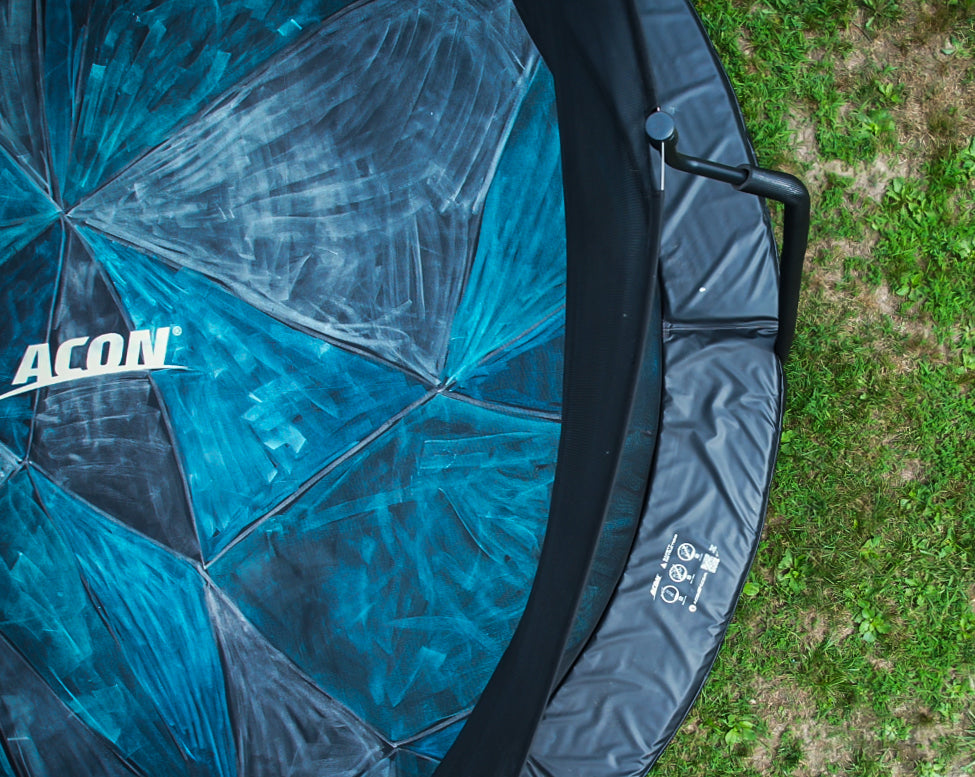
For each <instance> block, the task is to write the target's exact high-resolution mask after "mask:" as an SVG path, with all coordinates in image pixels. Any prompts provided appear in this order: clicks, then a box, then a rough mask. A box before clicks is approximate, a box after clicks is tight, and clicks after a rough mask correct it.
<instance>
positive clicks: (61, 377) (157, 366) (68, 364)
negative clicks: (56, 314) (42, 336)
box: [0, 326, 185, 400]
mask: <svg viewBox="0 0 975 777" xmlns="http://www.w3.org/2000/svg"><path fill="white" fill-rule="evenodd" d="M170 333H172V334H173V335H179V334H181V329H180V328H179V327H178V326H176V327H172V328H170V327H168V326H164V327H160V328H159V329H156V330H155V332H153V331H152V330H151V329H136V330H133V331H132V332H129V336H128V339H126V338H125V337H123V336H122V335H120V334H118V333H117V332H107V333H106V334H103V335H98V336H97V337H72V338H71V339H70V340H65V341H64V342H63V343H61V344H60V345H59V346H58V347H57V350H56V351H55V352H54V359H53V360H52V359H51V346H50V345H48V344H47V343H37V344H35V345H28V346H27V350H26V351H24V356H23V358H22V359H21V360H20V366H19V367H18V368H17V372H16V374H15V375H14V379H13V380H12V381H11V382H10V385H11V386H14V387H16V388H12V389H11V390H10V391H8V392H6V393H5V394H0V400H3V399H7V398H8V397H14V396H17V395H18V394H25V393H27V392H28V391H33V390H34V389H39V388H44V386H54V385H56V384H58V383H66V382H68V381H71V380H80V379H82V378H90V377H94V376H96V375H117V374H119V373H123V372H144V371H146V370H182V369H185V367H178V366H176V365H173V364H166V349H167V347H168V346H169V335H170ZM72 362H74V363H75V364H74V365H73V364H72ZM75 365H77V366H75Z"/></svg>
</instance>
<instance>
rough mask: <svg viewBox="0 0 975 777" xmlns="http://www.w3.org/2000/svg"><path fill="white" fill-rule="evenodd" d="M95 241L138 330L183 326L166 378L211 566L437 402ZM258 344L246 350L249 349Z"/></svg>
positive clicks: (201, 281) (404, 381) (392, 375)
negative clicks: (391, 428)
mask: <svg viewBox="0 0 975 777" xmlns="http://www.w3.org/2000/svg"><path fill="white" fill-rule="evenodd" d="M84 234H85V236H86V238H87V239H88V241H89V242H90V244H91V246H92V250H93V251H94V253H95V255H96V256H97V257H98V259H99V261H100V262H101V263H102V264H103V265H104V266H105V268H106V269H107V270H108V272H109V274H110V275H111V277H112V279H113V282H114V284H115V286H116V288H117V290H118V292H119V294H120V295H121V297H122V299H123V300H124V303H125V306H126V308H127V310H128V311H129V314H130V315H131V316H132V318H133V322H134V324H135V326H137V327H154V326H160V325H166V326H171V327H178V331H179V334H178V335H172V334H171V335H170V337H171V342H172V345H171V352H170V353H171V355H170V356H169V357H168V358H169V360H170V361H171V363H173V364H176V365H179V366H180V367H183V368H185V370H186V371H185V372H184V371H172V372H163V373H159V374H157V375H156V377H155V380H156V382H157V384H158V385H159V387H160V390H161V391H162V393H163V396H164V397H165V399H166V404H167V406H168V408H169V412H170V414H171V416H172V419H173V426H174V433H175V435H176V438H177V445H178V447H179V449H180V452H181V454H182V457H183V461H184V464H183V466H184V469H185V471H186V477H187V479H188V482H189V486H190V493H191V495H192V499H193V503H194V506H195V510H196V519H197V527H198V530H199V532H200V542H201V545H202V547H203V550H204V556H205V557H206V558H210V557H212V556H213V555H214V554H215V553H217V552H219V551H220V550H221V549H222V548H223V547H225V546H226V544H227V543H228V542H230V541H232V540H233V539H234V537H235V536H236V535H237V533H239V531H240V530H241V529H243V528H245V527H246V526H247V525H248V524H249V523H250V522H251V521H253V520H255V519H256V518H257V517H259V516H260V515H262V514H263V513H265V512H267V511H268V510H270V509H271V508H272V507H274V506H275V505H276V504H277V503H278V502H279V501H280V500H281V499H283V498H284V497H286V496H288V495H290V494H291V493H292V492H293V491H295V490H296V489H298V488H299V487H300V486H301V485H302V484H303V483H304V481H305V480H306V479H308V478H310V477H311V476H312V475H314V474H315V473H316V472H318V471H319V470H320V469H321V468H322V467H324V466H325V465H326V464H328V463H329V462H331V461H332V460H334V459H335V458H337V457H339V456H340V455H342V454H344V453H346V452H348V451H349V450H350V449H352V448H353V447H354V446H355V445H357V444H359V443H360V442H361V441H362V440H363V439H365V438H366V437H368V436H369V435H370V434H371V433H373V432H374V431H375V430H376V429H378V428H379V427H380V426H382V424H383V423H385V422H386V421H388V420H389V419H390V418H391V417H393V416H395V415H396V414H397V413H398V412H400V411H401V410H403V409H405V408H406V407H407V406H409V405H410V404H411V403H413V402H415V401H416V400H417V399H419V398H420V397H421V396H423V395H424V393H426V389H424V387H423V386H421V385H420V384H419V383H417V382H416V381H415V380H414V379H412V378H410V377H409V376H407V375H406V374H404V373H403V372H401V371H399V370H396V369H393V368H391V367H387V366H384V365H381V364H377V363H375V362H372V361H370V360H368V359H366V358H364V357H362V356H358V355H356V354H353V353H349V352H347V351H343V350H341V349H340V348H337V347H335V346H333V345H329V344H328V343H326V342H324V341H322V340H318V339H315V338H313V337H309V336H308V335H305V334H303V333H301V332H297V331H295V330H293V329H291V328H290V327H287V326H285V325H284V324H282V323H280V322H278V321H275V320H274V319H272V318H270V317H268V316H267V315H265V314H263V313H261V312H260V311H258V310H255V309H254V308H252V307H250V306H249V305H247V304H245V303H243V302H241V301H240V300H239V299H237V298H236V297H234V296H233V295H231V294H229V293H228V292H226V291H225V290H223V289H221V288H220V287H218V286H216V285H215V284H213V283H212V282H210V281H208V280H207V279H205V278H203V277H201V276H200V275H198V274H197V273H194V272H192V271H190V270H182V271H179V272H175V271H174V270H172V269H170V268H168V267H166V266H164V265H162V264H161V263H160V262H158V261H152V260H151V259H150V258H148V257H146V256H143V255H142V254H140V253H139V252H137V251H135V250H133V249H131V248H127V247H125V246H120V245H118V244H116V243H113V242H112V241H110V240H107V239H105V238H103V237H101V236H99V235H97V234H96V233H93V232H91V231H90V230H84ZM244 344H246V345H244Z"/></svg>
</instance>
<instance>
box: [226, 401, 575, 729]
mask: <svg viewBox="0 0 975 777" xmlns="http://www.w3.org/2000/svg"><path fill="white" fill-rule="evenodd" d="M558 436H559V427H558V425H557V424H554V423H551V422H549V421H541V420H532V419H526V418H518V417H515V416H511V415H505V414H501V413H496V412H493V411H489V410H485V409H483V408H480V407H476V406H473V405H469V404H467V403H465V402H461V401H455V400H449V399H444V398H440V397H437V398H434V399H433V400H432V401H431V402H429V403H427V404H425V405H423V406H421V407H419V408H417V409H416V410H413V411H412V412H411V413H409V414H408V415H407V416H406V417H405V418H403V419H402V420H401V421H400V422H399V423H397V424H396V425H395V426H394V427H393V428H392V429H390V430H389V432H387V433H386V434H385V435H384V436H383V437H382V438H380V439H378V440H376V441H375V442H374V443H373V444H372V445H371V446H369V448H367V449H366V450H364V451H363V452H362V453H360V454H359V455H357V456H355V457H353V458H352V459H350V460H349V461H347V462H345V463H343V464H342V465H341V466H340V467H338V468H337V469H336V470H335V471H333V472H331V473H329V475H328V476H327V477H326V478H325V479H323V480H322V481H321V483H319V484H318V485H317V486H316V487H315V488H314V489H312V490H311V491H309V492H308V493H307V494H306V495H305V496H304V497H302V499H300V500H299V501H298V502H296V503H295V504H294V505H292V506H291V507H289V508H288V509H287V510H286V511H284V512H283V513H281V514H280V515H276V516H273V517H272V518H270V519H268V520H267V521H266V522H265V523H264V524H262V525H261V526H260V527H259V528H258V530H257V531H255V532H254V533H253V534H251V535H250V536H249V537H247V538H246V539H245V540H244V541H243V542H241V543H240V544H238V545H236V546H234V547H233V548H232V549H231V550H230V551H229V552H228V553H227V554H226V555H225V556H224V557H222V558H221V559H220V560H219V561H218V562H216V563H215V564H213V565H212V566H211V568H210V574H211V576H212V577H213V579H214V581H215V582H217V583H218V584H219V585H220V586H221V587H222V589H223V590H224V591H225V592H227V594H228V596H230V597H231V598H232V599H233V600H234V601H236V602H237V603H238V605H239V606H240V607H241V610H242V611H243V613H244V614H245V615H246V616H247V618H248V619H249V620H250V621H251V622H253V623H254V624H255V625H256V626H257V627H258V629H260V631H261V632H262V633H263V634H264V635H265V636H267V638H268V639H269V640H270V641H272V642H273V643H274V644H276V645H277V646H278V647H279V648H280V649H281V650H282V651H283V652H284V653H285V654H286V655H288V656H289V657H290V658H291V659H292V660H293V661H294V662H295V663H296V664H298V666H300V667H301V668H302V669H303V670H304V671H305V672H307V673H308V675H310V676H311V677H312V678H313V679H315V681H316V682H317V683H318V684H319V685H320V686H321V687H322V688H324V689H325V690H326V691H327V692H328V693H329V694H330V695H332V696H334V697H335V698H336V699H338V700H339V701H341V702H342V703H343V704H345V705H346V706H348V707H349V708H350V709H352V710H353V711H354V712H355V713H356V714H358V715H359V716H360V717H362V718H363V719H365V720H369V721H371V722H372V723H373V724H374V725H376V726H377V728H378V729H379V730H380V732H381V733H383V734H384V735H385V736H387V737H389V738H390V739H392V740H394V741H398V740H401V739H403V738H405V737H408V736H412V735H415V734H417V733H419V732H420V731H422V730H423V729H425V728H427V727H429V726H431V725H434V724H436V723H438V722H440V721H441V720H444V719H445V718H447V717H449V716H451V715H453V714H455V713H456V712H457V711H459V710H464V709H467V708H469V707H470V706H471V705H472V704H473V702H474V701H475V700H476V698H477V696H478V695H479V694H480V692H481V690H482V688H483V686H484V684H485V683H486V682H487V679H488V677H489V676H490V674H491V672H492V671H493V669H494V665H495V663H496V662H497V660H498V659H499V658H500V655H501V652H502V651H503V650H504V647H505V645H506V644H507V642H508V640H509V639H510V636H511V633H512V632H513V631H514V627H515V625H516V624H517V621H518V618H519V617H520V616H521V611H522V609H523V608H524V603H525V599H526V597H527V595H528V590H529V588H530V584H531V580H532V578H533V577H534V572H535V564H537V561H538V554H539V552H540V548H541V540H542V536H543V534H544V523H545V517H546V513H547V506H548V500H549V496H550V489H551V481H552V477H553V474H554V462H555V450H556V447H557V445H558ZM475 483H476V487H475V486H474V484H475ZM295 624H300V626H299V627H298V628H295Z"/></svg>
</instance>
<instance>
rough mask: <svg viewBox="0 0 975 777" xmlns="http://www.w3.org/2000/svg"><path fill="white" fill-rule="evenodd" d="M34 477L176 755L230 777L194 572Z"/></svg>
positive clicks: (208, 632) (218, 671)
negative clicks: (163, 723)
mask: <svg viewBox="0 0 975 777" xmlns="http://www.w3.org/2000/svg"><path fill="white" fill-rule="evenodd" d="M33 478H34V482H35V484H36V486H37V490H38V493H39V494H40V497H41V500H42V502H43V504H44V507H45V509H46V510H47V512H48V513H49V514H50V515H51V516H52V518H53V519H54V520H55V521H56V523H57V526H58V528H59V530H60V531H61V532H62V534H64V535H65V537H66V538H67V541H68V544H69V545H70V546H71V548H72V550H73V551H74V554H75V556H76V558H77V559H78V567H79V569H80V571H81V574H82V575H83V576H84V578H85V581H86V583H87V585H88V587H89V588H90V590H91V592H92V595H93V596H94V597H97V601H98V605H99V608H100V610H101V612H102V614H103V617H104V618H105V620H106V622H107V623H108V625H109V626H110V627H111V629H112V633H113V634H114V636H115V638H116V640H117V641H118V644H119V647H120V649H121V651H122V653H123V655H124V656H125V660H126V662H127V664H128V665H129V667H131V670H132V673H133V674H134V675H135V676H136V677H137V678H138V679H139V682H140V683H141V684H142V686H143V687H144V688H146V690H147V691H149V693H150V694H151V696H152V698H153V701H154V702H155V705H156V706H157V707H158V709H159V712H160V714H161V716H162V717H163V719H164V720H166V721H167V723H168V724H169V727H170V730H171V732H172V735H173V736H174V737H175V739H176V740H177V742H178V743H179V746H180V748H181V749H182V750H183V751H184V752H185V753H186V755H187V756H188V757H189V758H190V759H192V760H194V761H196V762H198V763H199V764H202V765H204V766H205V767H206V768H207V769H208V771H209V773H210V774H212V775H214V777H233V776H234V775H236V765H235V758H234V744H233V739H232V737H231V734H230V730H231V727H230V722H229V719H228V713H227V702H226V698H225V689H224V680H223V671H222V668H221V665H220V658H219V654H218V650H217V645H216V641H215V637H214V634H213V628H212V626H211V624H210V620H209V617H208V611H207V606H206V600H205V597H204V582H203V578H202V577H201V576H200V574H199V572H198V571H197V569H196V568H195V567H194V566H193V565H191V564H190V563H189V562H187V561H185V560H183V559H181V558H178V557H176V556H174V555H172V554H171V553H169V552H168V551H166V550H164V549H163V548H161V547H159V546H158V545H155V544H154V543H152V542H150V541H149V540H147V539H145V538H144V537H142V536H141V535H139V534H137V533H136V532H133V531H132V530H130V529H128V528H127V527H124V526H122V525H121V524H118V523H115V522H113V521H111V520H109V519H107V518H106V517H104V516H102V515H100V514H98V513H96V512H95V511H94V510H92V509H91V508H89V507H88V506H87V505H85V504H84V503H82V502H79V501H78V500H77V499H75V498H74V497H72V496H70V495H69V494H66V493H65V492H63V491H61V490H60V489H59V488H57V487H56V486H55V485H54V484H53V483H51V482H49V481H47V480H46V479H45V478H43V477H41V476H39V475H34V476H33ZM120 581H124V584H123V585H120Z"/></svg>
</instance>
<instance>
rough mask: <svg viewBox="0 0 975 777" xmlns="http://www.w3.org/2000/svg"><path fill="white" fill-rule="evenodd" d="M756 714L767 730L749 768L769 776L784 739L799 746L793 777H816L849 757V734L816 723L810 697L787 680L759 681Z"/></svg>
mask: <svg viewBox="0 0 975 777" xmlns="http://www.w3.org/2000/svg"><path fill="white" fill-rule="evenodd" d="M754 702H755V705H754V706H755V712H756V714H758V715H759V716H760V717H761V718H762V719H763V720H764V721H765V724H766V726H767V727H768V735H767V736H766V737H764V738H763V739H762V740H761V741H759V742H758V744H757V745H756V746H755V748H754V749H753V750H752V753H751V755H750V756H749V766H751V767H752V768H754V769H756V770H758V771H759V772H761V773H763V774H767V773H770V772H771V771H772V767H773V766H774V765H775V764H776V763H777V762H778V760H779V758H780V754H779V749H780V746H781V745H783V743H784V741H785V739H786V737H788V738H789V739H791V740H792V741H793V742H796V743H798V744H799V746H800V747H801V750H802V756H801V760H800V762H799V764H798V765H797V766H796V768H795V769H794V770H793V771H792V772H791V774H792V775H794V777H817V776H818V775H821V774H824V773H826V771H827V769H828V768H829V767H830V766H834V767H835V766H841V765H843V764H845V763H848V762H849V761H850V758H851V753H850V752H849V747H848V744H847V740H848V738H849V735H848V732H847V731H846V730H845V729H844V728H842V727H840V726H835V725H830V724H828V723H825V722H823V721H819V720H816V718H815V715H814V711H815V709H816V703H815V700H814V699H813V697H812V695H811V694H810V693H809V692H808V691H806V690H804V689H802V688H799V687H798V686H797V685H795V684H794V683H793V682H791V681H790V680H787V679H781V680H779V681H777V682H773V681H769V680H765V681H760V682H759V683H758V684H757V687H756V689H755V699H754Z"/></svg>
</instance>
